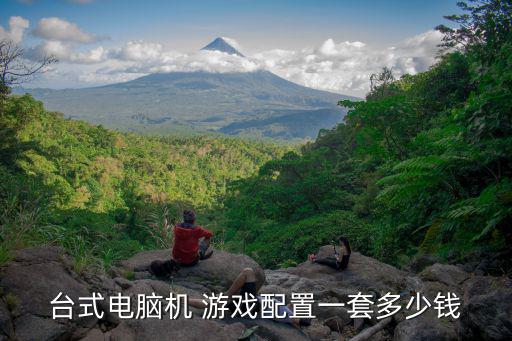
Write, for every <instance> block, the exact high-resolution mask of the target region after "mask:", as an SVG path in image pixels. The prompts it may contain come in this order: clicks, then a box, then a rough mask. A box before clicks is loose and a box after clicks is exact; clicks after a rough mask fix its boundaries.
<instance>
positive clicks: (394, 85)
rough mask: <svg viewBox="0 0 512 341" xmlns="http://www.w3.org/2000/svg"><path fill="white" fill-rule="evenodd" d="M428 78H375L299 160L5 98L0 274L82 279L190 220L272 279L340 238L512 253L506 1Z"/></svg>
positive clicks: (285, 149)
mask: <svg viewBox="0 0 512 341" xmlns="http://www.w3.org/2000/svg"><path fill="white" fill-rule="evenodd" d="M460 7H461V9H462V10H463V11H464V13H465V14H462V15H453V16H449V17H448V18H449V19H450V20H452V21H454V22H455V23H456V24H457V25H458V27H459V28H456V29H453V28H449V27H447V26H439V27H438V28H437V29H438V30H440V31H441V32H442V33H444V44H443V50H442V53H440V55H439V58H438V62H437V63H436V64H435V65H434V66H432V67H431V68H430V69H429V70H428V71H426V72H423V73H419V74H416V75H405V76H402V77H400V78H396V77H395V76H394V75H393V70H391V69H388V68H384V69H383V70H382V72H381V73H377V74H374V75H372V77H371V79H370V81H371V91H370V92H369V93H368V94H367V96H366V98H365V100H364V101H349V100H344V101H341V102H340V103H339V104H340V106H343V107H346V108H348V109H349V112H348V114H347V116H346V118H345V122H344V123H342V124H339V125H337V126H336V127H334V128H333V129H330V130H321V131H320V132H319V134H318V137H317V138H316V140H315V141H312V142H308V143H306V144H304V145H302V146H300V147H297V148H294V147H290V146H283V145H276V144H272V143H268V142H258V141H253V140H244V139H234V138H226V137H221V136H218V135H208V136H194V137H164V138H157V137H148V136H141V135H137V134H129V133H119V132H114V131H110V130H107V129H105V128H103V127H102V126H95V125H90V124H87V123H84V122H80V121H73V120H70V119H65V118H64V117H63V115H62V114H59V113H53V112H48V111H46V110H45V109H44V108H43V106H42V103H41V102H38V101H36V100H34V99H33V98H32V97H31V96H29V95H8V94H3V95H1V97H0V187H1V189H0V211H1V212H0V230H1V234H0V263H3V262H5V261H7V260H8V259H9V257H10V254H11V251H12V250H13V249H15V248H20V247H24V246H27V245H33V244H39V243H48V242H53V243H58V244H60V245H63V246H64V247H65V248H66V249H68V250H69V251H70V253H71V254H72V255H73V256H74V257H75V267H76V269H77V270H80V269H83V268H84V267H90V266H92V267H96V268H98V269H108V267H109V266H110V265H111V264H113V262H115V261H116V260H118V259H121V258H126V257H128V256H130V255H131V254H133V253H135V252H138V251H140V250H144V249H152V248H166V247H169V246H170V245H171V243H172V236H171V232H170V227H171V226H172V224H173V223H174V222H175V221H176V220H177V219H178V218H179V212H180V211H181V210H182V209H183V208H194V209H195V210H196V211H198V213H199V214H198V216H199V223H201V224H203V225H205V226H206V227H207V228H210V229H212V230H214V231H215V232H216V237H215V240H214V243H215V246H216V247H218V248H221V249H228V250H232V251H237V252H243V253H246V254H248V255H250V256H251V257H253V258H255V259H256V260H257V261H258V262H259V263H260V264H262V265H263V266H265V267H270V268H276V267H280V266H286V265H293V264H296V263H299V262H302V261H304V260H305V259H306V258H307V254H308V253H310V252H313V251H314V250H315V249H317V248H318V246H320V245H325V244H328V243H329V242H330V241H331V240H332V239H334V238H335V237H337V236H338V235H340V234H344V235H346V236H348V238H349V239H350V241H351V243H352V246H353V248H354V250H357V251H359V252H362V253H363V254H366V255H370V256H373V257H375V258H378V259H380V260H383V261H385V262H388V263H392V264H396V265H404V264H407V263H408V262H409V261H411V259H413V258H414V257H415V256H417V255H421V254H432V255H436V256H437V257H440V258H443V259H447V260H463V259H464V258H465V257H470V256H471V255H473V254H476V253H499V252H504V251H506V250H510V245H511V242H512V238H511V237H512V231H511V229H510V227H511V218H512V179H511V177H512V171H511V163H512V33H511V26H512V19H511V18H512V4H511V2H510V1H482V2H471V3H470V4H465V3H461V4H460Z"/></svg>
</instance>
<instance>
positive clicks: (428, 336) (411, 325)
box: [393, 310, 457, 341]
mask: <svg viewBox="0 0 512 341" xmlns="http://www.w3.org/2000/svg"><path fill="white" fill-rule="evenodd" d="M449 340H457V334H456V332H455V327H454V326H453V325H452V324H451V323H446V321H445V320H442V319H438V318H437V316H436V315H435V313H433V312H432V311H430V310H427V311H426V312H425V313H424V314H422V315H420V316H417V317H415V318H412V319H409V320H404V321H402V322H400V323H399V324H398V325H397V326H396V328H395V330H394V336H393V341H449Z"/></svg>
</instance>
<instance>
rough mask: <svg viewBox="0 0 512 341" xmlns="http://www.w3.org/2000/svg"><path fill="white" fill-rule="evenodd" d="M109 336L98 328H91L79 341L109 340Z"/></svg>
mask: <svg viewBox="0 0 512 341" xmlns="http://www.w3.org/2000/svg"><path fill="white" fill-rule="evenodd" d="M109 340H110V337H109V336H108V338H107V335H106V334H105V333H103V332H102V331H101V330H99V329H96V328H95V329H91V330H90V331H89V332H88V333H87V334H86V335H85V336H84V337H83V338H82V339H80V341H109Z"/></svg>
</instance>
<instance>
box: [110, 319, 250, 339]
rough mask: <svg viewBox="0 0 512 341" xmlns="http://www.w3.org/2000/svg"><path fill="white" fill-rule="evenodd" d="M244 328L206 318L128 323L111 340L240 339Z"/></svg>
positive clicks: (124, 323)
mask: <svg viewBox="0 0 512 341" xmlns="http://www.w3.org/2000/svg"><path fill="white" fill-rule="evenodd" d="M243 330H244V325H243V324H241V323H233V324H224V323H221V322H218V321H213V320H202V319H178V320H168V319H162V320H158V319H148V320H127V321H124V322H122V323H121V324H120V325H119V326H118V327H116V328H114V329H113V330H112V331H111V335H110V340H111V341H135V340H159V341H160V340H162V341H166V340H169V341H170V340H197V341H199V340H201V341H203V340H205V339H207V340H208V341H217V340H218V341H224V340H238V337H239V336H240V335H241V334H242V332H243Z"/></svg>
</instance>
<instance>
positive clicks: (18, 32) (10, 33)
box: [0, 17, 29, 44]
mask: <svg viewBox="0 0 512 341" xmlns="http://www.w3.org/2000/svg"><path fill="white" fill-rule="evenodd" d="M28 26H29V21H28V20H27V19H24V18H22V17H10V18H9V30H5V29H4V28H3V27H2V26H0V40H10V41H12V42H14V43H16V44H18V43H20V42H21V41H22V40H23V35H24V33H25V30H26V29H27V28H28Z"/></svg>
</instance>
